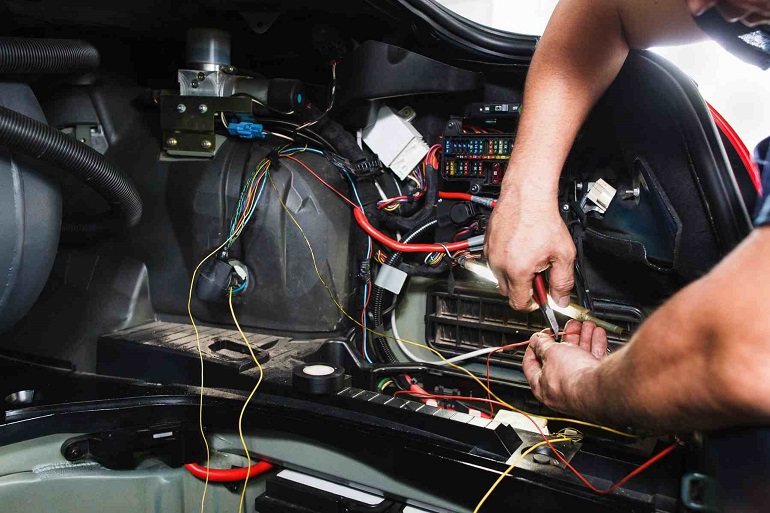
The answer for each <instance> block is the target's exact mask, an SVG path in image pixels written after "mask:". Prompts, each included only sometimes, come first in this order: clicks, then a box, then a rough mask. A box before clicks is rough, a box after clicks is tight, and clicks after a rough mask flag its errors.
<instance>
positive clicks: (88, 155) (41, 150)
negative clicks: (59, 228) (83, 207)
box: [0, 106, 142, 233]
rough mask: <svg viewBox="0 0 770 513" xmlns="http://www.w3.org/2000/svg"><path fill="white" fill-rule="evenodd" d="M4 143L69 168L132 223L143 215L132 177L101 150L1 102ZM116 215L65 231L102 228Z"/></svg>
mask: <svg viewBox="0 0 770 513" xmlns="http://www.w3.org/2000/svg"><path fill="white" fill-rule="evenodd" d="M0 146H8V147H9V148H11V149H12V150H15V151H18V152H20V153H24V154H26V155H29V156H31V157H34V158H37V159H39V160H42V161H45V162H48V163H50V164H53V165H54V166H56V167H58V168H60V169H63V170H65V171H68V172H69V173H71V174H73V175H74V176H76V177H77V178H79V179H80V180H82V181H83V182H85V183H86V184H88V185H89V186H91V187H92V188H93V189H94V190H95V191H96V192H98V193H99V194H100V195H101V196H102V197H103V198H104V199H105V200H107V202H108V203H110V205H112V208H113V210H115V211H117V214H118V215H117V216H116V217H119V218H120V219H121V220H122V221H123V223H124V224H125V225H126V226H128V227H131V226H135V225H136V224H137V223H138V222H139V219H140V218H141V217H142V200H141V198H140V197H139V193H138V192H137V190H136V187H134V184H133V183H132V182H131V180H130V179H129V178H128V177H127V176H126V175H125V174H123V172H122V171H120V169H118V168H117V167H116V166H114V165H113V164H112V163H110V162H109V161H108V160H107V159H105V158H104V157H103V156H102V154H101V153H99V152H98V151H96V150H94V149H93V148H91V147H90V146H86V145H85V144H83V143H81V142H80V141H78V140H76V139H74V138H73V137H70V136H68V135H65V134H63V133H61V132H60V131H58V130H56V129H55V128H52V127H50V126H48V125H46V124H45V123H41V122H40V121H37V120H35V119H32V118H30V117H27V116H25V115H23V114H19V113H18V112H16V111H13V110H10V109H7V108H5V107H1V106H0ZM114 222H115V220H114V219H112V220H111V219H106V220H101V219H100V220H99V221H97V222H93V221H91V222H86V223H84V224H83V225H82V226H85V227H87V228H84V229H78V225H74V226H71V227H65V228H64V231H65V232H66V231H71V232H79V233H85V232H99V231H101V228H102V227H104V226H109V225H111V224H112V223H114Z"/></svg>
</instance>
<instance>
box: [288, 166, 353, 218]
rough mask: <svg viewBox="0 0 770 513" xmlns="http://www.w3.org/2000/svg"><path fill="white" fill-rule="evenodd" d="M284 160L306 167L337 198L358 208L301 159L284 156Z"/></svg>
mask: <svg viewBox="0 0 770 513" xmlns="http://www.w3.org/2000/svg"><path fill="white" fill-rule="evenodd" d="M282 158H285V159H289V160H293V161H294V162H296V163H297V164H299V165H300V166H302V167H304V168H305V169H306V170H307V172H308V173H310V174H311V175H313V176H315V177H316V179H318V181H319V182H321V183H322V184H324V185H325V186H326V187H328V188H329V189H330V190H331V191H332V192H333V193H334V194H336V195H337V196H339V197H340V198H342V199H343V200H345V202H346V203H347V204H348V205H350V206H351V207H353V208H358V205H356V204H355V203H353V202H352V201H350V199H348V197H347V196H345V195H344V194H342V193H341V192H340V191H338V190H337V189H335V188H334V187H332V186H331V185H329V184H328V183H327V182H326V180H324V179H323V178H321V177H320V176H318V174H316V172H315V171H313V170H312V169H310V168H309V167H308V166H306V165H305V163H304V162H302V161H301V160H299V159H297V158H294V157H292V156H291V155H283V156H282Z"/></svg>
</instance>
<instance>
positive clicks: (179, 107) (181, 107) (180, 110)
mask: <svg viewBox="0 0 770 513" xmlns="http://www.w3.org/2000/svg"><path fill="white" fill-rule="evenodd" d="M186 110H187V107H185V104H184V103H180V104H179V105H177V106H176V111H177V112H178V113H180V114H182V113H184V111H186Z"/></svg>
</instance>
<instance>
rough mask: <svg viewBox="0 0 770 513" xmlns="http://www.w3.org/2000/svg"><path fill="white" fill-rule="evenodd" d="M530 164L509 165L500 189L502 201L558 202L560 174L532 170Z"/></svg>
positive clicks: (527, 202) (548, 203)
mask: <svg viewBox="0 0 770 513" xmlns="http://www.w3.org/2000/svg"><path fill="white" fill-rule="evenodd" d="M532 169H535V168H533V167H529V166H516V165H514V164H513V163H511V165H509V166H508V170H507V171H506V172H505V177H504V178H503V183H502V187H501V189H500V198H499V199H500V201H502V202H508V201H509V199H510V201H515V202H517V203H526V204H528V205H532V204H547V205H549V206H550V205H551V204H554V205H556V204H558V194H559V175H558V174H555V175H553V173H548V172H539V171H532Z"/></svg>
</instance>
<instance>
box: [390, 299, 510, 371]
mask: <svg viewBox="0 0 770 513" xmlns="http://www.w3.org/2000/svg"><path fill="white" fill-rule="evenodd" d="M390 329H391V330H392V331H393V338H394V339H395V340H396V344H398V347H399V349H401V351H403V353H404V354H405V355H406V357H407V358H409V359H410V360H412V361H413V362H417V363H430V364H432V365H448V364H450V363H457V362H464V361H466V360H472V359H473V358H477V357H479V356H484V355H487V354H489V353H491V352H492V351H495V350H496V349H498V348H497V347H485V348H484V349H477V350H476V351H471V352H470V353H466V354H461V355H458V356H455V357H453V358H448V359H446V360H423V359H422V358H420V357H419V356H417V355H415V354H414V353H412V351H410V350H409V348H408V347H407V345H406V344H404V343H403V342H401V336H400V335H399V334H398V326H397V325H396V309H395V308H394V309H393V311H392V312H390Z"/></svg>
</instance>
